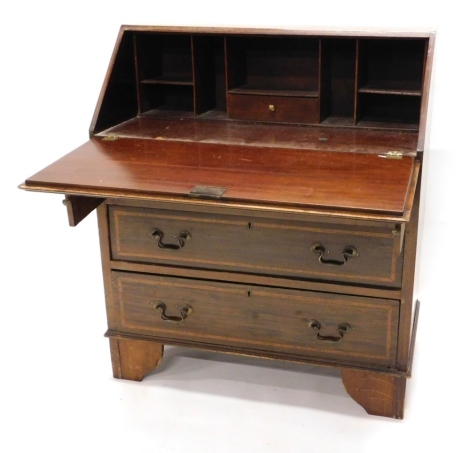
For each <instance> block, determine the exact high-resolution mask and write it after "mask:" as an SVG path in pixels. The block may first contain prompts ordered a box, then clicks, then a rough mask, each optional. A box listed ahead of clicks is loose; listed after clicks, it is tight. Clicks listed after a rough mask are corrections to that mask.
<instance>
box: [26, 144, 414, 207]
mask: <svg viewBox="0 0 470 453" xmlns="http://www.w3.org/2000/svg"><path fill="white" fill-rule="evenodd" d="M412 171H413V159H412V158H407V157H404V158H403V159H397V160H395V159H383V158H380V157H378V156H376V155H369V154H352V153H334V152H315V153H305V152H303V151H301V150H297V149H283V150H282V152H281V150H277V149H273V148H260V147H248V146H232V145H222V144H198V143H186V142H173V141H158V140H136V139H118V140H115V141H105V140H103V139H97V138H95V139H92V140H90V141H89V142H87V143H86V144H84V145H83V146H81V147H80V148H78V149H76V150H75V151H73V152H71V153H70V154H68V155H66V156H65V157H63V158H62V159H59V160H58V161H57V162H55V163H54V164H52V165H50V166H49V167H47V168H45V169H44V170H42V171H40V172H39V173H37V174H36V175H34V176H32V177H30V178H28V179H27V180H26V182H25V188H28V186H33V187H34V188H35V190H38V189H40V188H43V189H44V190H49V191H53V190H54V187H56V188H57V191H58V192H62V191H63V190H64V188H66V191H67V192H69V193H74V191H76V190H82V191H86V192H88V193H89V194H90V195H97V196H98V195H99V194H100V193H103V192H106V191H109V190H119V191H121V192H125V193H128V194H129V193H131V194H133V195H134V196H135V197H139V196H141V195H143V194H166V195H179V196H181V197H185V198H186V197H187V195H188V193H189V192H190V191H191V190H192V189H193V187H194V186H196V185H207V186H218V187H226V188H227V191H226V192H225V193H224V195H223V198H222V199H223V200H227V201H250V202H256V203H262V204H266V203H267V204H277V205H298V206H309V207H316V208H322V209H340V210H349V211H359V212H367V213H381V214H383V213H389V214H390V213H393V214H402V213H403V212H404V209H405V203H406V198H407V194H408V190H409V185H410V180H411V177H412ZM339 182H341V183H339Z"/></svg>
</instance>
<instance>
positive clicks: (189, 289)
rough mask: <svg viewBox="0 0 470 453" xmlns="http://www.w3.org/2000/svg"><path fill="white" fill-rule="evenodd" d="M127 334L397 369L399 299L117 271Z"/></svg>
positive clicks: (120, 319) (119, 311) (121, 325)
mask: <svg viewBox="0 0 470 453" xmlns="http://www.w3.org/2000/svg"><path fill="white" fill-rule="evenodd" d="M112 282H113V300H114V303H115V313H116V317H117V326H118V329H119V331H121V332H123V333H133V334H142V335H149V336H155V337H159V338H161V339H162V342H164V341H165V339H166V340H167V341H170V342H171V339H173V340H180V341H181V340H183V341H189V342H193V343H194V342H198V343H204V344H213V345H224V346H229V347H234V348H240V349H243V348H245V349H250V350H254V351H260V352H262V351H268V352H276V353H281V354H282V353H285V354H289V355H291V356H299V357H309V358H310V357H311V358H319V359H325V360H334V361H338V360H339V361H344V362H351V363H352V362H367V363H372V364H377V365H386V366H393V365H394V364H395V353H396V345H397V331H398V312H399V309H398V306H399V305H398V301H394V300H384V299H371V298H366V297H353V296H343V295H333V294H325V293H317V292H306V291H297V290H284V289H276V288H265V287H249V286H245V285H237V284H226V283H218V282H207V281H198V280H189V279H181V278H171V277H160V276H155V275H146V274H130V273H125V272H113V276H112Z"/></svg>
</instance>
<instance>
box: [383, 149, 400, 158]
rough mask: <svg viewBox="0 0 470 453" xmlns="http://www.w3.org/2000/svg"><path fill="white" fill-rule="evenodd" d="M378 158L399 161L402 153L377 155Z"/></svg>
mask: <svg viewBox="0 0 470 453" xmlns="http://www.w3.org/2000/svg"><path fill="white" fill-rule="evenodd" d="M379 157H384V158H385V159H401V158H402V157H403V153H402V152H401V151H388V152H386V153H385V154H379Z"/></svg>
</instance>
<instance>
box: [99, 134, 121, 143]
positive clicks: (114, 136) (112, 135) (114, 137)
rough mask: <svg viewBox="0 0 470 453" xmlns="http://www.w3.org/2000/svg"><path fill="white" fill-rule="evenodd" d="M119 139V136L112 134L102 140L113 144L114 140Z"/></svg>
mask: <svg viewBox="0 0 470 453" xmlns="http://www.w3.org/2000/svg"><path fill="white" fill-rule="evenodd" d="M118 138H119V135H116V134H110V135H107V136H106V137H104V138H103V139H102V140H103V141H106V142H113V141H114V140H117V139H118Z"/></svg>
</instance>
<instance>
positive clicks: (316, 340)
mask: <svg viewBox="0 0 470 453" xmlns="http://www.w3.org/2000/svg"><path fill="white" fill-rule="evenodd" d="M433 48H434V34H433V33H421V32H420V33H404V32H370V31H368V32H342V33H339V32H327V31H325V30H322V31H314V30H253V29H203V28H177V27H142V26H136V27H132V26H123V27H122V28H121V31H120V33H119V37H118V40H117V43H116V47H115V50H114V53H113V56H112V59H111V63H110V66H109V70H108V73H107V75H106V79H105V82H104V85H103V89H102V92H101V95H100V98H99V100H98V105H97V108H96V111H95V115H94V117H93V121H92V125H91V129H90V140H89V141H88V142H87V143H85V144H84V145H82V146H81V147H79V148H78V149H76V150H75V151H72V152H71V153H69V154H67V155H66V156H64V157H63V158H62V159H59V160H58V161H57V162H55V163H53V164H52V165H50V166H49V167H47V168H45V169H43V170H42V171H40V172H39V173H37V174H36V175H34V176H32V177H30V178H28V179H27V180H26V181H25V183H24V184H22V185H21V186H20V187H21V188H23V189H26V190H33V191H43V192H52V193H63V194H65V200H64V204H65V205H66V206H67V212H68V217H69V223H70V225H71V226H75V225H77V224H78V223H79V222H80V221H81V220H82V219H83V218H85V217H86V216H87V215H88V214H89V213H90V212H92V211H94V210H95V209H97V211H98V222H99V232H100V239H101V253H102V262H103V275H104V286H105V294H106V307H107V318H108V331H107V333H106V336H107V337H109V341H110V347H111V358H112V365H113V374H114V376H115V377H116V378H123V379H132V380H141V379H142V378H143V377H144V376H145V375H146V374H147V373H149V372H150V371H152V370H153V369H154V368H155V367H156V366H157V365H158V364H159V363H160V361H161V359H162V355H163V345H164V344H171V345H184V346H190V347H197V348H206V349H210V350H214V351H222V352H229V353H236V354H246V355H252V356H257V357H265V358H272V359H281V360H289V361H295V362H304V363H311V364H315V365H320V366H330V367H340V368H341V370H342V377H343V383H344V385H345V387H346V390H347V391H348V393H349V394H350V395H351V396H352V398H354V399H355V400H356V401H357V402H358V403H359V404H361V405H362V406H363V407H364V408H365V410H366V411H367V412H369V413H370V414H374V415H382V416H387V417H394V418H402V417H403V412H404V399H405V386H406V379H407V378H408V377H410V375H411V365H412V359H413V348H414V341H415V335H416V325H417V317H418V313H419V303H416V304H413V285H414V269H415V260H416V243H417V234H418V215H419V200H420V180H421V168H422V162H423V155H424V151H425V149H424V144H425V129H426V128H425V126H426V114H427V106H428V97H429V87H430V79H431V67H432V55H433Z"/></svg>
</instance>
